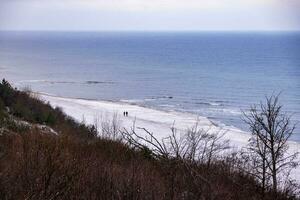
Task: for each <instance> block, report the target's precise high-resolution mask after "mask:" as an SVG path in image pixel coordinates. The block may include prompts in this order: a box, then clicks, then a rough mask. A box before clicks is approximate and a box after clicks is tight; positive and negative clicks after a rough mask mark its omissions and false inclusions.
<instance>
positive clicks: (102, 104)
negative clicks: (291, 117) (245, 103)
mask: <svg viewBox="0 0 300 200" xmlns="http://www.w3.org/2000/svg"><path fill="white" fill-rule="evenodd" d="M38 95H39V98H41V99H42V100H45V101H47V102H49V103H50V105H51V106H53V107H60V108H61V109H62V110H63V111H64V112H65V113H66V114H67V115H69V116H71V117H73V118H74V119H75V120H77V121H79V122H82V121H83V122H84V123H86V124H91V125H92V124H95V122H96V121H100V122H101V121H102V122H103V121H109V120H112V118H113V117H114V116H117V119H118V122H119V125H120V127H121V129H123V130H124V129H126V130H130V129H131V128H132V127H133V126H134V127H136V128H145V129H147V130H148V131H149V132H151V133H153V135H154V136H155V137H156V138H158V139H163V138H165V137H168V136H170V135H171V134H172V132H171V128H172V127H175V128H176V130H177V133H178V134H180V133H184V132H186V130H187V129H189V128H192V127H194V126H195V125H196V124H197V126H198V127H199V128H201V129H203V130H206V131H208V132H209V133H217V132H220V131H222V132H226V134H225V135H224V137H223V139H224V140H229V141H230V146H231V147H232V150H239V149H242V148H244V147H246V145H247V143H248V140H249V138H250V133H247V132H245V131H242V130H239V129H237V128H235V127H232V126H225V125H224V126H222V125H216V124H215V123H213V122H212V121H210V120H209V119H208V118H206V117H203V116H198V115H195V114H190V113H184V112H175V111H169V112H167V111H161V110H156V109H151V108H147V107H142V106H138V105H133V104H128V103H124V102H114V101H99V100H88V99H76V98H64V97H58V96H54V95H49V94H44V93H38ZM125 111H127V112H128V116H127V117H126V116H124V115H123V112H125ZM135 131H136V132H137V134H139V135H143V134H145V132H144V131H143V130H141V129H135ZM289 147H290V148H289V152H291V153H293V152H296V151H299V149H300V143H298V142H293V141H290V142H289ZM291 177H292V179H295V180H297V182H300V167H299V166H298V167H297V168H296V169H294V170H293V171H292V172H291Z"/></svg>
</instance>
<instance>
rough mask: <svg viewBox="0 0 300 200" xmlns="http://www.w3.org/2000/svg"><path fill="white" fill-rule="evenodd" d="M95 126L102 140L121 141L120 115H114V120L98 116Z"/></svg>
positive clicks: (95, 119)
mask: <svg viewBox="0 0 300 200" xmlns="http://www.w3.org/2000/svg"><path fill="white" fill-rule="evenodd" d="M94 126H95V128H96V130H98V136H100V137H101V138H105V139H111V140H115V141H117V140H118V141H119V140H121V132H120V130H121V121H120V119H119V116H118V113H114V114H113V116H112V119H109V118H108V117H107V116H104V117H103V115H101V116H99V115H96V116H95V117H94Z"/></svg>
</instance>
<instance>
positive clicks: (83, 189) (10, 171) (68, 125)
mask: <svg viewBox="0 0 300 200" xmlns="http://www.w3.org/2000/svg"><path fill="white" fill-rule="evenodd" d="M17 120H24V121H27V122H30V123H37V124H45V125H47V126H49V127H51V128H53V129H54V130H55V131H56V132H58V133H59V135H54V134H51V133H42V132H41V130H39V129H38V128H28V127H25V126H23V125H20V124H19V123H16V121H17ZM0 128H1V129H0V133H1V135H0V161H1V162H0V199H222V200H223V199H224V200H226V199H261V198H262V195H261V193H260V191H261V188H260V187H259V185H258V184H257V182H256V181H255V180H254V179H253V178H252V177H250V176H247V175H245V174H243V173H242V172H239V171H238V170H236V169H235V168H234V166H235V161H233V160H231V159H227V160H222V161H219V162H215V163H214V164H213V165H212V166H210V167H209V168H207V167H206V166H205V165H203V164H199V163H198V164H195V163H194V164H187V163H186V162H183V161H181V160H176V159H154V158H153V157H152V156H151V154H149V152H148V151H149V150H148V151H143V150H135V149H132V148H130V147H128V146H127V145H126V144H124V143H122V142H120V141H112V140H107V139H103V138H98V137H97V136H96V131H95V129H94V128H93V127H87V126H85V125H84V124H80V123H77V122H76V121H74V120H73V119H72V118H70V117H68V116H66V115H65V114H64V113H63V112H62V111H61V110H60V109H53V108H51V106H49V104H46V103H44V102H42V101H40V100H38V99H36V98H32V97H30V95H28V93H25V92H20V91H18V90H16V89H14V88H12V87H11V86H10V84H9V83H8V82H6V81H4V82H2V83H1V84H0ZM265 198H266V199H275V198H276V199H288V198H287V197H286V195H284V194H279V193H277V194H271V193H267V194H266V195H265ZM291 199H292V198H291Z"/></svg>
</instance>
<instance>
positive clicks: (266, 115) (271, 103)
mask: <svg viewBox="0 0 300 200" xmlns="http://www.w3.org/2000/svg"><path fill="white" fill-rule="evenodd" d="M244 121H245V122H246V123H247V124H248V125H249V127H250V131H251V133H252V138H251V139H250V143H249V146H250V150H251V151H252V152H253V153H254V155H255V156H256V157H257V159H256V162H258V163H259V164H257V166H259V167H260V168H261V170H262V171H260V173H261V176H260V177H261V181H262V184H263V187H265V185H266V181H267V178H268V176H270V178H271V180H272V187H273V190H274V191H276V190H277V189H278V182H279V180H278V178H279V174H280V173H282V172H288V171H290V170H291V169H292V168H294V167H296V166H297V162H296V161H295V159H296V157H297V155H298V153H289V154H288V147H289V146H288V143H287V141H288V140H289V138H290V137H291V136H292V135H293V132H294V129H295V125H292V124H291V118H290V116H287V115H286V114H284V113H283V112H282V106H281V105H280V104H279V103H278V96H271V97H266V103H265V104H264V103H262V102H261V103H260V105H259V106H258V107H257V106H252V107H251V109H250V112H249V113H244Z"/></svg>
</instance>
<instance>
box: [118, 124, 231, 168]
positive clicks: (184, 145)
mask: <svg viewBox="0 0 300 200" xmlns="http://www.w3.org/2000/svg"><path fill="white" fill-rule="evenodd" d="M137 129H140V130H143V131H144V132H145V133H146V135H145V136H141V135H139V134H137V132H136V131H135V127H134V126H133V128H132V129H131V131H128V130H126V129H125V130H124V131H122V135H123V138H124V140H125V141H126V142H127V143H128V144H130V145H132V146H134V147H135V148H139V149H146V148H149V149H150V150H151V151H152V152H153V154H154V156H155V157H159V158H161V157H162V158H170V157H173V158H177V159H182V160H186V161H189V162H193V163H196V162H201V163H206V164H207V167H209V166H210V164H211V162H212V161H213V160H214V159H216V158H217V156H218V155H219V154H220V153H222V152H224V151H225V150H226V149H229V141H228V140H225V139H224V138H223V137H224V135H225V134H226V131H223V130H219V131H218V132H215V133H210V129H208V130H204V129H201V128H198V123H197V124H196V125H195V126H194V127H192V128H190V129H188V130H187V131H186V133H184V134H178V133H177V130H176V129H175V128H174V126H173V127H172V128H171V132H172V134H171V135H170V136H168V137H165V138H162V139H161V140H159V139H157V138H156V137H155V136H154V135H153V133H151V132H149V131H148V130H147V129H145V128H140V127H137Z"/></svg>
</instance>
